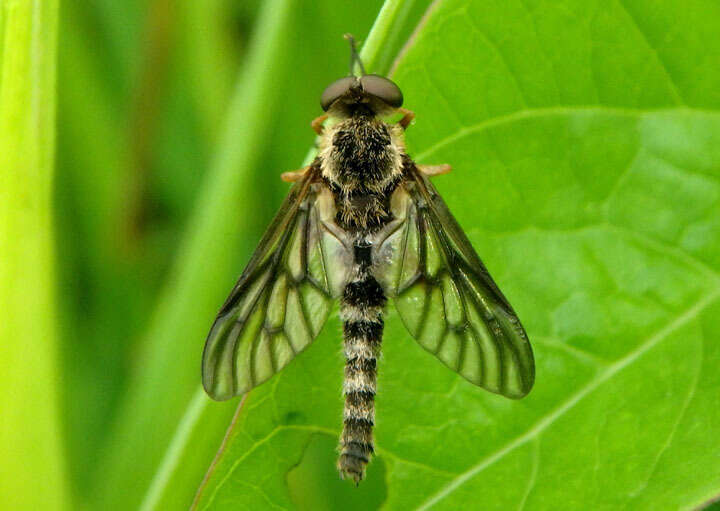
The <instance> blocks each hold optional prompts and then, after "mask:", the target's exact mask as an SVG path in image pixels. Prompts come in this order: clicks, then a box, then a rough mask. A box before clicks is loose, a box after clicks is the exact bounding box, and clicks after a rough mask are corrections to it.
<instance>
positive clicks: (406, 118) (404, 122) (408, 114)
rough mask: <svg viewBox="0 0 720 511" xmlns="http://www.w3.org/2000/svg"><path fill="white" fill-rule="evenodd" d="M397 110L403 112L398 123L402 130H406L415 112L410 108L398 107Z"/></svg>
mask: <svg viewBox="0 0 720 511" xmlns="http://www.w3.org/2000/svg"><path fill="white" fill-rule="evenodd" d="M398 112H400V113H401V114H403V118H402V119H400V120H399V121H398V124H399V125H400V126H402V127H403V129H404V130H406V129H407V127H408V125H409V124H410V123H411V122H412V120H413V119H414V118H415V112H413V111H412V110H408V109H407V108H398Z"/></svg>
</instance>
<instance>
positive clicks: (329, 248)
mask: <svg viewBox="0 0 720 511" xmlns="http://www.w3.org/2000/svg"><path fill="white" fill-rule="evenodd" d="M346 37H347V38H348V39H349V41H350V75H349V76H346V77H344V78H340V79H339V80H337V81H335V82H333V83H331V84H330V85H329V86H328V87H327V88H326V89H325V91H324V92H323V94H322V97H321V106H322V109H323V110H324V111H325V114H324V115H322V116H320V117H318V118H317V119H315V120H314V121H313V122H312V127H313V129H314V130H315V131H316V132H317V133H318V135H319V142H318V155H317V157H316V158H315V159H314V160H313V162H312V163H311V164H310V165H308V166H307V167H305V168H303V169H300V170H299V171H294V172H286V173H285V174H283V175H282V178H283V179H284V180H286V181H291V182H295V184H294V186H293V187H292V189H291V190H290V193H289V195H288V196H287V198H286V199H285V201H284V202H283V204H282V206H281V207H280V211H279V212H278V213H277V216H276V217H275V219H274V220H273V222H272V224H271V225H270V227H269V228H268V230H267V232H266V233H265V235H264V236H263V238H262V240H261V241H260V245H259V246H258V248H257V249H256V251H255V253H254V254H253V255H252V258H251V259H250V262H249V263H248V265H247V267H246V268H245V271H244V272H243V273H242V275H241V276H240V279H239V280H238V282H237V284H235V287H234V288H233V290H232V292H231V293H230V296H229V297H228V298H227V300H226V302H225V304H224V305H223V306H222V308H221V309H220V312H219V313H218V315H217V318H216V319H215V323H214V324H213V326H212V328H211V330H210V333H209V335H208V338H207V341H206V344H205V350H204V352H203V361H202V374H203V386H204V387H205V390H206V391H207V393H208V394H209V395H210V396H211V397H212V398H214V399H218V400H224V399H229V398H231V397H233V396H237V395H241V394H244V393H246V392H248V391H249V390H250V389H252V388H253V387H255V386H257V385H259V384H261V383H263V382H264V381H266V380H268V379H269V378H270V377H271V376H272V375H273V374H275V373H276V372H278V371H280V370H281V369H282V368H284V367H285V366H286V365H287V364H288V363H289V362H290V361H291V360H292V359H293V358H294V357H295V356H296V355H297V354H299V353H300V352H301V351H303V350H304V349H305V348H307V347H308V345H309V344H310V343H311V342H312V341H313V339H315V337H317V335H318V334H319V333H320V330H321V329H322V327H323V324H324V323H325V320H326V319H327V317H328V315H329V313H330V309H331V306H332V303H333V301H334V300H340V317H341V319H342V322H343V334H344V335H343V337H344V343H343V344H344V354H345V359H346V365H345V380H344V383H343V394H344V397H345V406H344V412H343V431H342V434H341V437H340V446H339V452H340V455H339V459H338V469H339V471H340V475H341V477H343V478H345V477H349V478H352V479H353V480H354V481H355V483H356V484H357V483H358V482H359V481H360V480H362V479H363V477H364V476H365V468H366V465H367V463H368V462H369V460H370V457H371V455H372V454H373V452H374V443H373V426H374V424H375V406H374V401H375V394H376V391H377V387H376V378H377V360H378V357H379V356H380V345H381V340H382V334H383V313H384V309H385V305H386V301H387V299H388V298H392V299H393V301H394V304H395V307H396V308H397V310H398V313H399V315H400V318H401V319H402V321H403V323H404V325H405V326H406V327H407V330H408V332H409V333H410V335H412V337H414V338H415V339H416V340H417V342H419V343H420V345H421V346H422V347H423V348H425V349H426V350H428V351H429V352H430V353H432V354H433V355H435V356H436V357H437V358H438V359H440V361H441V362H442V363H444V364H445V365H446V366H447V367H449V368H450V369H452V370H454V371H456V372H457V373H459V374H460V375H461V376H463V377H464V378H466V379H467V380H469V381H470V382H472V383H474V384H475V385H479V386H481V387H483V388H485V389H487V390H490V391H492V392H495V393H498V394H502V395H504V396H507V397H510V398H521V397H523V396H525V395H526V394H527V393H528V392H529V391H530V389H531V388H532V386H533V382H534V379H535V365H534V360H533V354H532V350H531V347H530V343H529V342H528V338H527V335H526V334H525V330H524V329H523V327H522V325H521V324H520V321H519V319H518V317H517V316H516V314H515V312H514V311H513V309H512V307H511V306H510V304H509V303H508V301H507V299H506V298H505V296H504V295H503V294H502V292H501V291H500V289H498V286H497V285H496V284H495V282H494V281H493V279H492V278H491V277H490V275H489V273H488V271H487V269H486V268H485V266H484V265H483V263H482V262H481V261H480V258H479V257H478V256H477V254H476V253H475V251H474V250H473V248H472V246H471V244H470V242H469V241H468V239H467V237H466V236H465V234H464V233H463V231H462V230H461V228H460V226H459V225H458V223H457V222H456V221H455V219H454V218H453V216H452V214H451V213H450V211H449V210H448V208H447V206H446V205H445V203H444V202H443V200H442V198H441V197H440V195H438V192H437V191H436V190H435V187H434V186H433V185H432V184H431V183H430V180H429V177H430V176H434V175H438V174H443V173H446V172H448V171H449V170H450V168H449V165H434V166H425V165H418V164H416V163H414V162H413V160H412V159H411V158H410V157H409V156H408V155H407V153H406V150H405V143H404V131H405V130H406V129H407V128H408V125H409V124H410V121H411V120H412V119H413V118H414V113H413V112H411V111H409V110H406V109H404V108H402V103H403V95H402V92H401V91H400V89H399V87H398V86H397V85H396V84H395V83H393V82H392V81H390V80H389V79H387V78H385V77H382V76H379V75H373V74H366V73H365V69H364V67H363V65H362V62H361V61H360V57H359V55H358V53H357V50H356V46H355V41H354V39H353V38H352V36H349V35H347V36H346ZM356 64H357V67H359V69H360V70H361V72H362V74H361V75H360V76H356V75H354V74H353V71H354V69H355V66H356ZM392 115H395V116H398V115H402V118H401V119H400V120H399V121H397V122H389V121H388V119H389V117H390V116H392ZM326 120H329V121H330V122H328V123H327V125H324V123H325V121H326Z"/></svg>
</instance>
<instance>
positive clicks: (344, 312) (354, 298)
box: [338, 241, 386, 483]
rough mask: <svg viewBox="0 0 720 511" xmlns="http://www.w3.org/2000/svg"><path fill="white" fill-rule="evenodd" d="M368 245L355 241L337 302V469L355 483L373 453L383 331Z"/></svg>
mask: <svg viewBox="0 0 720 511" xmlns="http://www.w3.org/2000/svg"><path fill="white" fill-rule="evenodd" d="M370 253H371V252H370V246H369V245H367V244H365V243H364V242H362V241H359V242H356V244H355V249H354V267H353V277H352V279H351V281H350V282H349V283H348V284H347V286H346V287H345V291H344V293H343V297H342V302H341V305H340V317H341V319H342V321H343V331H344V344H345V346H344V348H345V350H344V351H345V361H346V362H345V382H344V384H343V392H344V394H345V409H344V411H343V432H342V435H341V437H340V458H339V459H338V469H339V470H340V474H341V475H342V476H343V477H346V476H347V477H352V478H353V480H354V481H355V482H356V483H358V482H359V481H360V480H362V479H363V477H364V476H365V466H366V465H367V463H368V462H369V461H370V457H371V456H372V454H373V451H374V443H373V426H374V424H375V393H376V391H377V387H376V380H377V359H378V357H379V356H380V344H381V342H382V333H383V308H384V306H385V301H386V298H385V294H384V293H383V290H382V288H381V287H380V284H378V282H377V280H375V278H374V277H373V276H372V274H371V273H370V266H371V259H370Z"/></svg>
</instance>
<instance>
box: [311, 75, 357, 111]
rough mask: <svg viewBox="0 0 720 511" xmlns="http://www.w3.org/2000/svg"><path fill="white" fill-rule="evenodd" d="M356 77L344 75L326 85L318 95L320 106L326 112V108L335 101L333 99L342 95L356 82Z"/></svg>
mask: <svg viewBox="0 0 720 511" xmlns="http://www.w3.org/2000/svg"><path fill="white" fill-rule="evenodd" d="M356 81H357V78H355V77H354V76H346V77H345V78H340V79H339V80H335V81H334V82H333V83H331V84H330V85H328V86H327V87H326V88H325V90H324V91H323V93H322V96H320V106H321V107H322V109H323V110H324V111H326V112H327V110H328V108H330V106H331V105H332V104H333V103H335V100H337V99H338V98H340V97H341V96H343V95H344V94H345V93H346V92H347V91H349V90H350V88H351V87H352V86H353V85H354V84H355V83H356Z"/></svg>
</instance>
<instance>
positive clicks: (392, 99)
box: [360, 75, 403, 108]
mask: <svg viewBox="0 0 720 511" xmlns="http://www.w3.org/2000/svg"><path fill="white" fill-rule="evenodd" d="M360 83H361V84H362V87H363V90H364V91H365V92H367V93H368V94H372V95H373V96H375V97H376V98H379V99H381V100H382V101H383V102H385V103H386V104H388V105H390V106H391V107H393V108H400V107H401V106H402V104H403V95H402V92H401V91H400V87H398V86H397V85H395V83H394V82H392V81H391V80H388V79H387V78H385V77H384V76H380V75H365V76H363V77H361V78H360Z"/></svg>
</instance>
